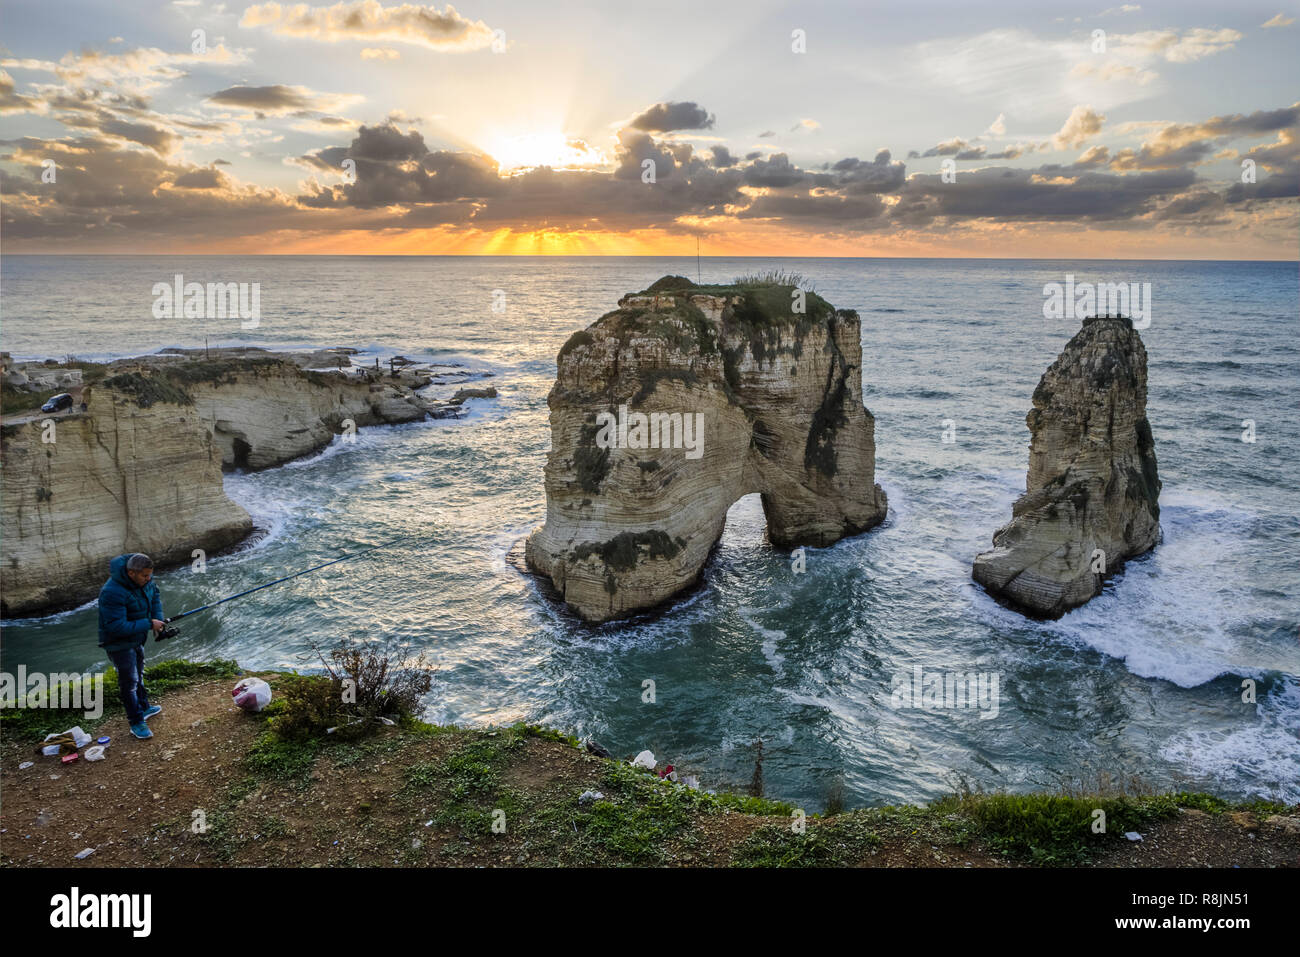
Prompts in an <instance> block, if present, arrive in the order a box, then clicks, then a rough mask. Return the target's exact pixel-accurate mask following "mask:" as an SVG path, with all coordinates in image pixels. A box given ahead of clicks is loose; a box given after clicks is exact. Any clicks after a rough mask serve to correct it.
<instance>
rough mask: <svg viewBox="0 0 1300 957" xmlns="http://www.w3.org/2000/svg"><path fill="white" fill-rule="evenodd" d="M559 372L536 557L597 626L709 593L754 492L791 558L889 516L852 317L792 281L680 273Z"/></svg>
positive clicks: (578, 349)
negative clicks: (714, 563) (701, 590)
mask: <svg viewBox="0 0 1300 957" xmlns="http://www.w3.org/2000/svg"><path fill="white" fill-rule="evenodd" d="M557 365H558V374H557V377H556V382H555V385H554V387H553V388H552V389H551V392H550V395H549V397H548V404H549V406H550V410H551V416H550V420H551V452H550V455H549V457H548V459H547V463H546V470H545V486H546V522H545V524H544V525H542V526H541V527H540V528H539V529H537V530H536V531H534V532H533V534H532V535H531V536H530V537H529V539H528V541H527V544H526V547H525V557H526V559H527V562H528V564H529V565H530V566H531V567H532V568H533V569H534V570H536V571H538V572H540V573H542V574H543V575H545V576H547V577H548V578H549V579H550V580H551V582H552V583H553V584H554V586H555V588H556V589H557V590H558V592H559V593H560V595H561V596H562V597H563V599H564V600H565V601H566V602H567V603H568V604H569V605H570V607H572V608H573V610H574V611H576V612H577V614H578V615H580V616H581V617H582V618H584V619H586V620H588V621H605V620H608V619H612V618H617V617H620V616H624V615H627V614H630V613H632V612H634V611H636V610H637V609H644V608H648V607H650V606H653V605H656V604H658V603H660V602H662V601H664V600H665V599H667V598H669V597H671V596H672V595H674V594H676V593H677V592H679V591H681V590H682V589H684V588H686V587H688V586H689V585H691V584H692V583H693V582H695V581H696V580H697V579H698V577H699V575H700V572H701V570H702V569H703V567H704V563H705V561H706V559H707V558H708V555H709V552H710V550H711V549H712V548H713V546H714V545H715V544H716V542H717V541H718V538H719V537H720V536H721V534H722V530H723V525H724V523H725V521H726V515H727V509H728V508H729V507H730V506H731V505H732V503H734V502H735V501H736V500H737V499H738V498H740V497H741V496H743V495H747V494H750V493H754V492H757V493H759V494H761V496H762V503H763V510H764V513H765V515H766V517H767V525H768V535H769V537H770V539H771V541H772V542H773V543H774V544H776V545H778V546H782V547H793V546H797V545H815V546H825V545H830V544H832V543H833V542H836V541H838V540H839V539H841V538H843V537H845V536H846V535H854V534H857V533H859V532H862V531H864V530H866V529H869V528H871V527H872V526H874V525H876V524H878V523H879V522H880V521H881V520H882V519H883V518H884V516H885V511H886V501H885V494H884V492H882V491H881V489H880V487H879V486H878V485H876V484H875V478H874V476H875V439H874V428H875V420H874V419H873V418H872V416H871V414H870V413H869V412H868V411H867V410H866V409H865V408H864V407H863V404H862V380H861V368H862V352H861V343H860V339H859V321H858V316H857V314H856V313H855V312H852V311H851V310H836V309H834V308H833V307H832V306H831V305H830V304H829V303H827V302H826V301H825V300H824V299H822V298H821V297H820V296H817V295H816V294H814V293H811V292H804V291H803V290H801V289H798V288H796V287H794V286H791V285H782V284H777V283H750V284H746V285H736V286H697V285H695V284H693V283H691V282H689V281H688V280H685V279H681V278H679V277H665V278H664V279H661V280H659V281H658V282H657V283H655V284H654V285H653V286H651V287H650V289H648V290H646V291H645V292H643V293H636V294H632V295H628V296H624V297H623V298H622V299H621V300H619V308H618V309H616V310H615V311H613V312H611V313H608V314H607V315H605V316H603V317H601V319H599V320H598V321H597V322H596V323H594V324H593V325H591V326H589V327H588V328H587V329H585V330H583V331H581V332H578V333H576V334H575V335H574V336H573V337H572V338H571V339H570V340H569V341H568V342H567V343H566V344H565V345H564V347H563V348H562V349H561V350H560V353H559V356H558V359H557Z"/></svg>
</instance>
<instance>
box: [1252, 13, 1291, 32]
mask: <svg viewBox="0 0 1300 957" xmlns="http://www.w3.org/2000/svg"><path fill="white" fill-rule="evenodd" d="M1293 23H1295V17H1284V16H1282V14H1280V13H1279V14H1277V15H1276V16H1274V17H1272V18H1270V19H1269V20H1267V21H1265V22H1264V23H1261V24H1260V26H1261V27H1263V28H1264V29H1265V30H1272V29H1273V28H1274V27H1289V26H1290V25H1291V24H1293Z"/></svg>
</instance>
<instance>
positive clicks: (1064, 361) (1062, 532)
mask: <svg viewBox="0 0 1300 957" xmlns="http://www.w3.org/2000/svg"><path fill="white" fill-rule="evenodd" d="M1033 401H1034V407H1033V409H1031V410H1030V412H1029V414H1028V416H1027V417H1026V420H1025V421H1026V422H1027V423H1028V425H1029V430H1030V432H1031V433H1032V436H1033V437H1032V439H1031V440H1030V445H1029V475H1028V478H1027V480H1026V482H1025V494H1024V495H1022V496H1021V497H1020V499H1019V500H1018V501H1017V502H1016V503H1015V506H1014V507H1013V509H1012V519H1011V522H1010V523H1009V524H1007V525H1005V526H1003V527H1002V528H1001V529H999V530H998V532H997V534H995V535H994V536H993V546H994V547H993V548H992V549H991V550H990V551H987V552H983V553H982V554H980V555H979V556H978V557H976V559H975V564H974V568H973V576H974V578H975V580H976V581H977V582H979V583H980V584H981V585H983V586H984V587H985V588H987V589H988V590H989V592H990V593H991V594H993V595H994V596H995V597H997V598H999V599H1001V600H1003V601H1005V602H1007V603H1008V604H1010V605H1012V606H1014V607H1016V608H1018V609H1020V610H1021V611H1023V612H1025V613H1026V614H1029V615H1032V616H1035V617H1045V618H1059V617H1060V616H1061V615H1063V614H1065V613H1066V612H1067V611H1069V610H1070V609H1071V608H1075V607H1077V606H1079V605H1082V604H1083V603H1084V602H1086V601H1088V600H1089V599H1091V598H1092V597H1093V596H1095V595H1097V594H1099V593H1100V592H1101V588H1102V582H1103V581H1104V580H1105V579H1106V578H1107V577H1108V576H1109V575H1112V574H1114V573H1115V572H1117V571H1118V570H1119V569H1120V568H1121V567H1122V566H1123V564H1124V562H1125V560H1126V559H1129V558H1133V557H1135V556H1137V555H1141V554H1143V553H1144V552H1147V551H1149V550H1150V549H1152V548H1153V547H1155V545H1156V543H1157V542H1158V541H1159V540H1160V505H1159V502H1158V499H1159V496H1160V479H1159V476H1158V475H1157V473H1156V455H1155V444H1154V442H1153V440H1152V436H1151V425H1150V423H1148V421H1147V354H1146V349H1145V348H1144V347H1143V345H1142V339H1141V337H1140V336H1139V335H1138V334H1137V332H1136V331H1135V330H1134V329H1133V324H1132V322H1131V321H1130V320H1128V319H1123V318H1111V317H1099V318H1091V319H1085V320H1084V323H1083V328H1082V329H1080V330H1079V332H1078V333H1076V334H1075V336H1074V338H1073V339H1071V340H1070V342H1069V343H1068V344H1067V345H1066V347H1065V349H1064V350H1063V351H1062V352H1061V354H1060V356H1059V357H1057V359H1056V361H1055V362H1054V363H1052V365H1051V367H1050V368H1049V369H1048V370H1047V372H1046V373H1045V374H1044V375H1043V378H1042V380H1041V381H1040V382H1039V383H1038V388H1037V389H1035V390H1034V399H1033Z"/></svg>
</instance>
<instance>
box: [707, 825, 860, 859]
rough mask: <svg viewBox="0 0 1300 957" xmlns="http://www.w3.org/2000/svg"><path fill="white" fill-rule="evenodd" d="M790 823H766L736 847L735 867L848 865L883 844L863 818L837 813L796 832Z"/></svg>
mask: <svg viewBox="0 0 1300 957" xmlns="http://www.w3.org/2000/svg"><path fill="white" fill-rule="evenodd" d="M793 825H794V822H793V820H792V821H791V822H790V823H789V824H766V825H764V826H763V827H760V828H758V829H757V830H756V831H754V833H752V834H750V835H749V837H747V838H745V840H744V841H742V842H741V843H740V845H739V846H738V847H737V848H736V853H735V855H734V856H733V857H732V859H731V866H732V867H845V866H848V865H850V864H854V863H857V862H859V861H860V860H861V859H862V858H863V857H864V856H865V855H866V854H869V853H870V852H871V851H872V850H873V849H874V848H877V847H879V846H880V844H881V843H882V842H881V839H880V837H879V836H878V835H877V834H876V833H875V832H874V831H873V830H872V829H871V822H870V821H869V820H867V819H865V818H863V817H855V816H837V817H836V818H834V819H832V820H829V821H826V822H822V823H819V824H817V825H813V824H812V823H811V822H805V828H804V832H803V833H802V834H800V833H796V832H795V830H794V826H793Z"/></svg>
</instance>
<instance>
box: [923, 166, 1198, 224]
mask: <svg viewBox="0 0 1300 957" xmlns="http://www.w3.org/2000/svg"><path fill="white" fill-rule="evenodd" d="M1195 179H1196V174H1195V172H1193V171H1192V170H1168V171H1158V172H1149V173H1135V174H1129V175H1123V176H1121V175H1115V174H1109V173H1093V172H1075V171H1074V170H1072V169H1071V168H1070V167H1063V166H1056V165H1050V166H1042V167H1039V168H1038V169H1011V168H1008V167H1000V166H989V167H984V168H983V169H977V170H970V171H968V172H963V173H958V174H957V177H956V180H955V181H954V182H950V183H945V182H944V181H943V179H942V177H941V176H939V175H932V174H917V175H915V176H913V177H911V178H910V179H909V180H908V181H907V185H906V187H905V188H904V189H903V191H902V192H903V198H904V199H905V200H906V204H905V205H904V204H900V205H901V206H902V210H903V211H902V212H901V213H900V218H901V219H903V221H905V222H910V223H913V224H920V223H925V222H929V221H931V220H933V219H935V218H938V217H947V218H949V219H988V220H995V221H1001V222H1052V221H1055V222H1105V221H1112V220H1123V219H1135V218H1137V217H1140V216H1144V215H1146V214H1147V213H1150V212H1151V211H1152V210H1153V209H1155V208H1156V206H1157V201H1158V200H1160V199H1162V198H1164V197H1168V196H1171V195H1173V194H1175V193H1179V192H1182V191H1183V190H1185V189H1186V188H1187V187H1188V186H1190V185H1191V184H1192V183H1193V181H1195Z"/></svg>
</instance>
